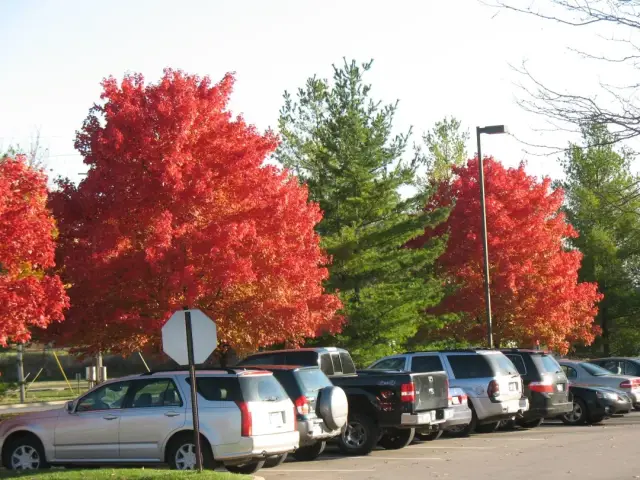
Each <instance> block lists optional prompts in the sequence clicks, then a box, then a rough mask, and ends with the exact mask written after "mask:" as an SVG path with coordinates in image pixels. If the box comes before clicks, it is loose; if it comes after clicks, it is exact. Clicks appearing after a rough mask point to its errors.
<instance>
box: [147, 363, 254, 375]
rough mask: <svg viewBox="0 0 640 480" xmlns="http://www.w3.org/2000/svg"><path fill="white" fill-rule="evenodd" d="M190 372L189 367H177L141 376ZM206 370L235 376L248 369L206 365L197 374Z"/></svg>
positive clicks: (199, 368)
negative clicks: (239, 371)
mask: <svg viewBox="0 0 640 480" xmlns="http://www.w3.org/2000/svg"><path fill="white" fill-rule="evenodd" d="M185 370H186V371H188V370H189V369H188V367H187V368H185V367H177V368H159V369H157V370H151V371H149V372H144V373H142V374H141V376H143V377H147V376H150V375H153V374H155V373H172V372H184V371H185ZM205 370H217V371H222V372H226V373H228V374H230V375H235V374H237V373H238V370H247V368H246V367H236V368H223V367H211V366H208V365H207V366H204V365H197V366H196V372H197V371H205Z"/></svg>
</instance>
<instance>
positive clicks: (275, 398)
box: [240, 375, 288, 402]
mask: <svg viewBox="0 0 640 480" xmlns="http://www.w3.org/2000/svg"><path fill="white" fill-rule="evenodd" d="M240 388H241V389H242V397H243V398H244V401H245V402H279V401H280V400H284V399H286V398H288V395H287V393H286V392H285V391H284V388H282V385H280V383H279V382H278V380H276V378H275V377H274V376H273V375H248V376H243V377H240Z"/></svg>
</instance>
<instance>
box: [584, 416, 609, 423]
mask: <svg viewBox="0 0 640 480" xmlns="http://www.w3.org/2000/svg"><path fill="white" fill-rule="evenodd" d="M604 418H605V417H604V415H594V416H592V417H589V419H588V420H587V423H589V424H591V425H595V424H597V423H602V421H603V420H604Z"/></svg>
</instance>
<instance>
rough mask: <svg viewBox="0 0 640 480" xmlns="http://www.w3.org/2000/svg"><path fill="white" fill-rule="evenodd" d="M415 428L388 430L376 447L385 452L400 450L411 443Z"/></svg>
mask: <svg viewBox="0 0 640 480" xmlns="http://www.w3.org/2000/svg"><path fill="white" fill-rule="evenodd" d="M415 434H416V430H415V428H390V429H389V430H388V431H387V432H386V433H385V434H384V435H383V436H382V438H381V439H380V441H379V442H378V445H380V446H381V447H382V448H384V449H385V450H400V449H401V448H404V447H406V446H408V445H410V444H411V442H413V437H414V436H415Z"/></svg>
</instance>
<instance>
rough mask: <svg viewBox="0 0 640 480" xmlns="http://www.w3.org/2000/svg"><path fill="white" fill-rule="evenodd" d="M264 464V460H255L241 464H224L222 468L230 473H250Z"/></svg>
mask: <svg viewBox="0 0 640 480" xmlns="http://www.w3.org/2000/svg"><path fill="white" fill-rule="evenodd" d="M264 464H265V461H264V460H259V461H257V462H250V463H243V464H242V465H225V466H224V468H226V469H227V470H228V471H229V472H231V473H240V474H244V475H250V474H252V473H256V472H257V471H258V470H260V469H261V468H262V467H263V466H264Z"/></svg>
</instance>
